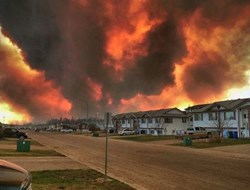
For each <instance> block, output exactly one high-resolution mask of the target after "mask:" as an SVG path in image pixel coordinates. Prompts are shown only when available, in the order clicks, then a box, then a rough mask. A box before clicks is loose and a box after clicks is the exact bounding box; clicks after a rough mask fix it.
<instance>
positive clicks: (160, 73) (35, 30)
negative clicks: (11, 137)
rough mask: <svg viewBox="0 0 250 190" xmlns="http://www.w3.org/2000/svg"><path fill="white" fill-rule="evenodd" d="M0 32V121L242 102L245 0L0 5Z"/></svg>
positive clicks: (249, 53)
mask: <svg viewBox="0 0 250 190" xmlns="http://www.w3.org/2000/svg"><path fill="white" fill-rule="evenodd" d="M0 28H1V29H0V122H3V123H5V122H8V123H24V122H44V121H46V120H48V119H50V118H60V117H70V118H71V117H74V118H84V117H86V116H87V112H88V115H89V116H90V117H102V116H103V113H105V112H112V113H113V114H117V113H122V112H133V111H144V110H154V109H162V108H172V107H178V108H180V109H185V108H186V107H188V106H191V105H195V104H203V103H210V102H213V101H219V100H227V99H238V98H248V97H250V1H249V0H237V1H235V0H202V1H201V0H192V1H190V0H178V1H176V0H105V1H103V0H43V1H41V0H11V1H10V0H0ZM87 107H88V108H87ZM87 110H88V111H87Z"/></svg>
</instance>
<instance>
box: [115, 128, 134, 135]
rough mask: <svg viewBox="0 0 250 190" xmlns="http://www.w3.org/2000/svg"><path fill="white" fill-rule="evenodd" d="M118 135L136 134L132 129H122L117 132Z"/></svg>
mask: <svg viewBox="0 0 250 190" xmlns="http://www.w3.org/2000/svg"><path fill="white" fill-rule="evenodd" d="M118 134H119V135H134V134H136V132H135V131H134V130H133V129H128V128H127V129H122V130H120V131H118Z"/></svg>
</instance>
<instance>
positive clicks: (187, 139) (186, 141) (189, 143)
mask: <svg viewBox="0 0 250 190" xmlns="http://www.w3.org/2000/svg"><path fill="white" fill-rule="evenodd" d="M183 145H184V146H192V138H191V137H184V138H183Z"/></svg>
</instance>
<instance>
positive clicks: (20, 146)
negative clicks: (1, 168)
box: [17, 140, 30, 152]
mask: <svg viewBox="0 0 250 190" xmlns="http://www.w3.org/2000/svg"><path fill="white" fill-rule="evenodd" d="M29 151H30V141H22V140H19V141H17V152H29Z"/></svg>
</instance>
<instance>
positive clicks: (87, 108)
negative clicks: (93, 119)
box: [83, 100, 89, 119]
mask: <svg viewBox="0 0 250 190" xmlns="http://www.w3.org/2000/svg"><path fill="white" fill-rule="evenodd" d="M83 101H84V102H85V104H86V111H87V119H89V104H88V102H87V101H86V100H83Z"/></svg>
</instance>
